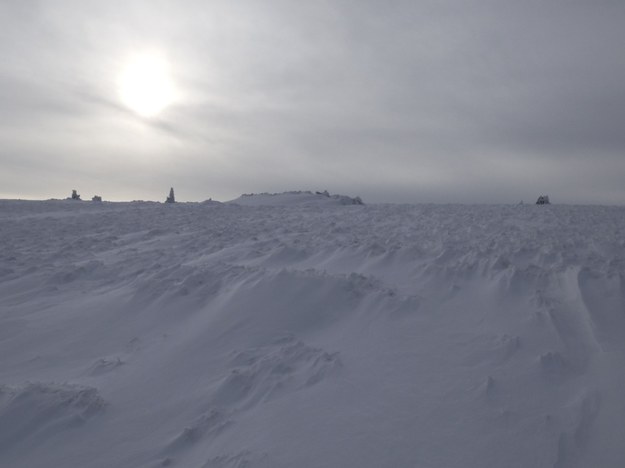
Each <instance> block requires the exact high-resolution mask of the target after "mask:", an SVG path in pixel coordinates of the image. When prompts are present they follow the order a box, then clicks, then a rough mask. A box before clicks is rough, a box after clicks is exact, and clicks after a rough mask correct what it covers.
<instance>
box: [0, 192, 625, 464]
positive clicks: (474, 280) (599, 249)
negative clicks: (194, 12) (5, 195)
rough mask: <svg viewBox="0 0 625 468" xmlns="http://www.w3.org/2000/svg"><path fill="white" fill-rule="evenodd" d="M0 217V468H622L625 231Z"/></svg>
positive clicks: (300, 205) (301, 197)
mask: <svg viewBox="0 0 625 468" xmlns="http://www.w3.org/2000/svg"><path fill="white" fill-rule="evenodd" d="M342 203H343V202H342V201H341V200H339V199H332V198H328V197H324V196H316V195H312V194H306V193H290V194H285V195H282V196H280V195H271V196H270V195H266V196H262V197H258V198H255V196H253V197H243V198H242V199H238V200H235V202H234V203H229V204H220V203H216V202H212V203H201V204H199V203H196V204H194V203H189V204H180V203H179V204H174V205H164V204H156V203H101V204H100V203H98V204H95V203H93V204H92V203H87V202H71V201H47V202H24V201H0V239H1V241H0V242H2V249H1V250H0V385H1V387H0V465H1V466H7V467H18V466H19V467H24V466H28V467H44V466H81V467H110V466H118V467H156V466H184V467H187V466H189V467H207V468H208V467H243V466H246V467H293V466H306V467H337V466H342V467H372V468H373V467H376V468H377V467H398V466H402V467H403V466H418V467H426V468H427V467H441V468H442V467H502V466H506V467H515V466H518V467H528V466H532V467H534V466H535V467H556V468H562V467H587V466H602V467H615V468H616V467H620V466H622V465H623V464H624V463H625V447H623V444H622V441H623V440H625V399H624V398H623V397H622V391H621V389H622V388H623V384H625V373H624V372H623V367H624V364H625V340H624V338H625V287H624V285H623V277H624V274H625V262H624V259H625V256H624V253H625V250H624V247H625V240H624V239H625V237H624V236H623V233H624V232H625V216H624V215H625V209H623V208H618V207H582V206H556V205H552V206H540V207H538V206H534V205H523V206H494V205H493V206H462V205H412V206H411V205H371V206H357V205H354V206H351V205H344V204H342Z"/></svg>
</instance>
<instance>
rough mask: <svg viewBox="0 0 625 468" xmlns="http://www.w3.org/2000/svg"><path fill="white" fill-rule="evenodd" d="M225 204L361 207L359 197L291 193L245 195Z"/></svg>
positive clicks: (305, 192) (302, 192) (319, 193)
mask: <svg viewBox="0 0 625 468" xmlns="http://www.w3.org/2000/svg"><path fill="white" fill-rule="evenodd" d="M227 203H235V204H237V205H243V206H291V205H302V204H318V203H323V204H330V205H362V204H363V203H362V200H361V199H360V197H353V198H352V197H348V196H347V195H330V194H329V193H328V192H327V191H326V192H315V193H313V192H308V191H293V192H283V193H245V194H243V195H241V196H240V197H239V198H237V199H235V200H231V201H229V202H227Z"/></svg>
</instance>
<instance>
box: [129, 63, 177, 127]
mask: <svg viewBox="0 0 625 468" xmlns="http://www.w3.org/2000/svg"><path fill="white" fill-rule="evenodd" d="M118 86H119V94H120V97H121V100H122V102H123V103H124V104H125V105H126V106H128V107H129V108H130V109H131V110H133V111H134V112H136V113H137V114H139V115H140V116H142V117H154V116H156V115H157V114H159V113H160V112H161V111H162V110H163V109H165V108H166V107H167V106H169V105H170V104H171V103H172V102H173V101H174V98H175V89H174V84H173V81H172V79H171V76H170V70H169V63H168V62H167V60H166V59H165V58H164V57H162V56H161V55H159V54H156V53H144V54H140V55H136V56H134V57H132V58H131V59H130V60H129V61H128V62H127V64H126V66H125V67H124V69H123V70H122V73H121V75H120V77H119V83H118Z"/></svg>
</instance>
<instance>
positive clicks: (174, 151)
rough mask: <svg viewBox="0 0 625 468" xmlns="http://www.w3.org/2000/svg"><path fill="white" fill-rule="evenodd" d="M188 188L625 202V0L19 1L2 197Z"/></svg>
mask: <svg viewBox="0 0 625 468" xmlns="http://www.w3.org/2000/svg"><path fill="white" fill-rule="evenodd" d="M145 54H153V55H154V54H157V55H158V56H159V57H161V58H163V60H165V63H167V65H168V73H169V75H168V76H169V79H170V83H171V84H172V86H173V87H174V88H175V98H172V100H171V103H170V104H169V105H168V106H166V107H165V108H164V109H163V110H162V111H161V112H160V113H158V114H156V115H153V116H151V117H145V116H141V115H140V114H138V113H137V112H136V110H134V109H132V108H130V107H129V106H128V105H127V103H126V102H124V100H123V99H122V97H121V96H120V76H122V74H123V73H124V70H126V69H127V67H128V66H129V65H128V64H129V63H130V64H132V61H133V60H136V57H141V56H143V55H145ZM146 86H149V83H146ZM170 186H173V187H174V188H175V190H176V195H177V198H178V199H179V200H189V201H193V200H196V201H201V200H205V199H207V198H209V197H212V198H213V199H218V200H227V199H232V198H235V197H236V196H238V195H239V194H241V193H244V192H264V191H269V192H279V191H284V190H297V189H303V190H310V189H312V190H323V189H328V190H329V191H330V192H332V193H344V194H347V195H360V196H361V197H363V199H364V200H365V201H366V202H367V201H368V202H445V203H446V202H462V203H474V202H475V203H481V202H489V201H494V202H503V203H515V202H518V201H520V200H524V201H525V202H534V201H535V199H536V198H537V197H538V195H540V194H543V193H545V194H548V195H549V196H550V197H551V199H552V201H554V202H559V203H602V204H624V203H625V1H623V0H594V1H590V0H561V1H560V0H551V1H550V0H523V1H519V0H515V1H508V0H492V1H491V0H455V1H451V0H431V1H421V0H410V1H403V0H398V1H392V0H386V1H374V0H357V1H356V0H353V1H352V0H334V1H330V0H328V1H325V0H318V1H308V2H303V1H295V0H265V1H262V0H256V1H245V0H237V1H233V0H224V1H210V0H198V1H181V0H176V1H173V0H172V1H158V0H150V1H131V0H124V1H112V0H107V1H85V0H80V1H63V0H55V1H52V0H49V1H45V0H41V1H35V0H14V1H11V0H0V198H36V199H46V198H62V197H65V196H67V195H69V194H70V192H71V189H74V188H75V189H77V190H78V192H79V193H81V194H82V196H83V198H87V199H88V198H91V196H92V195H94V194H99V195H101V196H102V197H103V198H104V199H105V200H133V199H144V200H161V201H163V200H164V199H165V197H166V196H167V194H168V191H169V187H170Z"/></svg>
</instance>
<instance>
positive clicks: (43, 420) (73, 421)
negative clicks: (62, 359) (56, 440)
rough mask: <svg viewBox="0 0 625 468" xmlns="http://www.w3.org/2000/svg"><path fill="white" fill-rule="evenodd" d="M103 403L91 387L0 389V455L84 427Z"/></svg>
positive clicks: (45, 385) (30, 385) (41, 385)
mask: <svg viewBox="0 0 625 468" xmlns="http://www.w3.org/2000/svg"><path fill="white" fill-rule="evenodd" d="M104 407H105V401H104V400H103V399H102V397H101V396H100V395H99V393H98V391H97V390H96V389H95V388H92V387H83V386H79V385H70V384H54V383H28V384H26V385H24V386H22V387H6V386H3V387H0V452H3V451H4V450H9V449H11V448H13V447H14V446H15V445H16V444H18V443H23V442H25V441H26V440H27V439H37V440H39V439H42V440H43V439H46V438H48V437H50V436H53V435H54V434H56V433H58V432H59V431H63V430H66V429H71V428H73V427H76V426H80V425H82V424H84V423H85V422H86V421H87V420H88V419H90V418H91V417H93V416H95V415H96V414H98V413H99V412H101V411H102V410H103V409H104Z"/></svg>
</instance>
